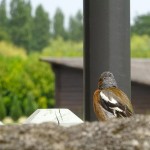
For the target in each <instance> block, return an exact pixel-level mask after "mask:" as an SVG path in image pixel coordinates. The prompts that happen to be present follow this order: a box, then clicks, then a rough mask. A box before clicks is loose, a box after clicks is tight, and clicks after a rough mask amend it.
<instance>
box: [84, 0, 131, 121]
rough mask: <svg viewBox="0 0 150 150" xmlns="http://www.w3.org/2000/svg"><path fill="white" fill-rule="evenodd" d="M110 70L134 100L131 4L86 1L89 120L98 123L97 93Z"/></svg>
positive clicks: (126, 0) (123, 0)
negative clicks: (96, 119)
mask: <svg viewBox="0 0 150 150" xmlns="http://www.w3.org/2000/svg"><path fill="white" fill-rule="evenodd" d="M108 70H109V71H111V72H112V73H113V74H114V76H115V78H116V80H117V82H118V85H119V87H120V88H121V89H122V90H123V91H124V92H125V93H127V95H128V96H129V97H130V89H131V85H130V84H131V82H130V1H129V0H84V80H85V81H84V89H85V94H84V99H85V120H88V121H90V120H95V117H94V116H95V115H94V112H93V105H92V99H93V92H94V90H95V89H96V88H97V81H98V79H99V75H100V74H101V73H102V72H103V71H108Z"/></svg>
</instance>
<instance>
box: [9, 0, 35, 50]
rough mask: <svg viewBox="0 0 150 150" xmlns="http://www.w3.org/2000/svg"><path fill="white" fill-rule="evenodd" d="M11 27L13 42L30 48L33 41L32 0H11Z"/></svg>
mask: <svg viewBox="0 0 150 150" xmlns="http://www.w3.org/2000/svg"><path fill="white" fill-rule="evenodd" d="M10 27H11V28H10V35H11V40H12V42H13V43H14V44H16V45H18V46H22V47H24V48H26V49H27V50H30V48H31V42H32V41H31V40H32V32H31V31H32V16H31V4H30V1H25V0H12V1H11V3H10Z"/></svg>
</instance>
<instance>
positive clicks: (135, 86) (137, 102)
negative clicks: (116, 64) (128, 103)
mask: <svg viewBox="0 0 150 150" xmlns="http://www.w3.org/2000/svg"><path fill="white" fill-rule="evenodd" d="M131 97H132V103H133V106H134V110H135V113H145V114H148V113H149V114H150V86H148V85H143V84H139V83H135V82H132V84H131Z"/></svg>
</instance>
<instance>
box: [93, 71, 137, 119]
mask: <svg viewBox="0 0 150 150" xmlns="http://www.w3.org/2000/svg"><path fill="white" fill-rule="evenodd" d="M93 107H94V112H95V114H96V117H97V119H98V120H99V121H107V120H110V119H111V118H125V117H130V116H132V115H133V114H134V111H133V106H132V104H131V101H130V100H129V98H128V96H127V95H126V94H125V93H124V92H123V91H122V90H121V89H119V87H118V85H117V82H116V80H115V78H114V75H113V73H111V72H109V71H105V72H103V73H102V74H101V75H100V78H99V80H98V88H97V89H96V90H95V92H94V94H93Z"/></svg>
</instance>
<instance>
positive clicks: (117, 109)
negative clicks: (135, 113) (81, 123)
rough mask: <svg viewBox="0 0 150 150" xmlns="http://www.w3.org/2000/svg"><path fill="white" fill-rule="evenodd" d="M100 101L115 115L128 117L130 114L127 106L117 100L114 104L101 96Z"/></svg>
mask: <svg viewBox="0 0 150 150" xmlns="http://www.w3.org/2000/svg"><path fill="white" fill-rule="evenodd" d="M100 97H101V95H100ZM100 103H101V106H102V107H103V108H104V109H105V110H106V111H108V112H110V113H112V114H113V115H114V116H116V117H129V116H131V115H132V112H131V111H130V110H129V109H128V108H127V106H123V105H122V104H121V103H119V102H118V101H117V103H116V104H114V103H111V102H110V101H106V100H105V99H104V98H102V97H101V101H100Z"/></svg>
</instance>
